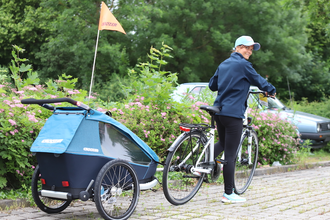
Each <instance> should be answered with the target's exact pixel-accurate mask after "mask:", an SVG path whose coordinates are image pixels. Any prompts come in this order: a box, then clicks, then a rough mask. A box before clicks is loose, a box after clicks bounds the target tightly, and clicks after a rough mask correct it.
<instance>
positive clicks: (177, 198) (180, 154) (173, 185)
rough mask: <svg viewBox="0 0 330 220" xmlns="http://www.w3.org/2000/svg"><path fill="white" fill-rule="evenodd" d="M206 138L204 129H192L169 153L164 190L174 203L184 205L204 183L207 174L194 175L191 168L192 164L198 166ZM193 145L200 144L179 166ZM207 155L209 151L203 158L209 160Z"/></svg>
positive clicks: (164, 175)
mask: <svg viewBox="0 0 330 220" xmlns="http://www.w3.org/2000/svg"><path fill="white" fill-rule="evenodd" d="M205 140H206V137H205V135H204V134H203V132H202V131H199V130H195V131H191V132H190V133H186V134H185V135H183V136H182V137H181V139H180V140H179V141H178V142H177V144H176V146H175V148H174V150H173V151H172V152H169V153H168V155H167V158H166V162H165V166H164V171H163V190H164V195H165V197H166V199H167V200H168V201H169V202H170V203H172V204H173V205H183V204H185V203H187V202H188V201H190V200H191V199H192V198H193V197H194V196H195V195H196V193H197V192H198V190H199V189H200V187H201V186H202V184H203V180H204V177H205V176H206V174H205V173H201V175H200V176H198V175H194V174H192V173H190V172H189V169H190V168H191V167H192V166H194V167H196V162H197V158H198V157H199V155H200V154H201V153H202V149H203V147H204V143H205ZM193 146H198V148H197V150H196V151H195V152H194V153H193V154H191V156H190V157H189V159H188V160H187V161H186V162H185V163H184V164H183V165H182V166H181V167H179V166H178V165H179V164H180V163H181V162H182V161H183V159H184V158H186V157H187V155H189V153H190V152H191V149H192V148H191V147H193ZM205 152H206V151H205ZM207 157H208V152H206V153H204V155H203V158H202V160H203V161H207V160H208V158H207Z"/></svg>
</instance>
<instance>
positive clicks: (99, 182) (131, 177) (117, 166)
mask: <svg viewBox="0 0 330 220" xmlns="http://www.w3.org/2000/svg"><path fill="white" fill-rule="evenodd" d="M139 195H140V186H139V181H138V178H137V175H136V173H135V171H134V168H133V167H132V166H131V165H130V164H129V163H128V162H127V161H125V160H121V159H116V160H113V161H110V162H108V163H106V164H105V165H104V166H103V167H102V169H101V170H100V172H99V173H98V175H97V177H96V181H95V185H94V199H95V205H96V208H97V210H98V212H99V214H100V215H101V216H102V217H103V218H104V219H111V220H112V219H127V218H129V217H130V216H131V215H132V214H133V212H134V210H135V208H136V206H137V203H138V200H139Z"/></svg>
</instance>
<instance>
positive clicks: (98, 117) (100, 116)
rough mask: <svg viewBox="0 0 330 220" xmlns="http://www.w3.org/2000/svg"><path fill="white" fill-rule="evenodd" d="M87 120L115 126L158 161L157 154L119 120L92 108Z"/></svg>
mask: <svg viewBox="0 0 330 220" xmlns="http://www.w3.org/2000/svg"><path fill="white" fill-rule="evenodd" d="M86 119H87V120H94V121H102V122H105V123H109V124H112V125H113V126H115V127H116V128H118V129H119V130H120V131H122V132H123V134H125V135H127V136H129V137H131V139H132V140H133V141H134V142H135V143H136V144H137V145H138V146H140V148H141V149H142V150H143V151H144V152H145V153H147V154H148V155H149V156H151V158H152V159H153V160H155V161H156V162H159V158H158V156H157V154H156V153H155V152H154V151H153V150H152V149H151V148H150V147H149V146H148V145H147V144H146V143H145V142H144V141H143V140H141V139H140V138H139V137H138V136H137V135H136V134H134V133H133V132H132V131H131V130H129V129H128V128H127V127H126V126H124V125H123V124H121V123H120V122H118V121H116V120H115V119H113V118H111V117H109V116H107V115H106V114H104V113H102V112H99V111H96V110H92V111H91V112H90V113H88V114H87V116H86Z"/></svg>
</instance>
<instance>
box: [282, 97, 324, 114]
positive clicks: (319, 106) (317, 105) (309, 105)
mask: <svg viewBox="0 0 330 220" xmlns="http://www.w3.org/2000/svg"><path fill="white" fill-rule="evenodd" d="M288 106H290V107H291V108H292V109H294V110H295V111H302V112H307V113H310V114H314V115H319V116H322V117H325V118H330V99H324V100H323V101H322V102H317V101H314V102H308V100H307V98H303V99H302V101H300V102H292V103H289V105H288Z"/></svg>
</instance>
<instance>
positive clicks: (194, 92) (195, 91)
mask: <svg viewBox="0 0 330 220" xmlns="http://www.w3.org/2000/svg"><path fill="white" fill-rule="evenodd" d="M203 89H204V87H203V86H196V87H194V88H193V89H192V90H191V91H190V93H192V94H196V95H198V94H200V93H201V91H202V90H203Z"/></svg>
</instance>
